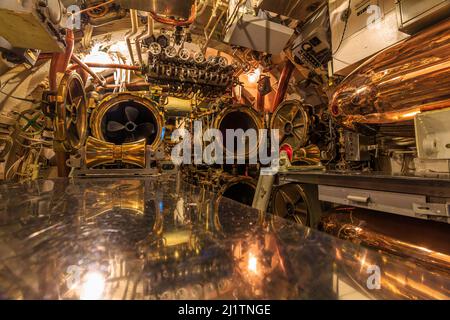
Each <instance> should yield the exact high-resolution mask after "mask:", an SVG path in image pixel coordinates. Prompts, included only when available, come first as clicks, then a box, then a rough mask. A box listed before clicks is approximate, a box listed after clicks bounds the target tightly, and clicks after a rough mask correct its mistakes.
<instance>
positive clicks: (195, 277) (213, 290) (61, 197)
mask: <svg viewBox="0 0 450 320" xmlns="http://www.w3.org/2000/svg"><path fill="white" fill-rule="evenodd" d="M0 297H1V298H3V299H410V298H423V299H448V298H450V270H449V271H448V272H446V271H445V270H440V271H430V270H426V269H423V268H421V267H419V266H417V265H416V264H415V263H413V262H412V261H408V260H407V259H399V258H397V257H394V256H389V255H382V254H379V253H377V252H375V251H371V250H368V249H365V248H363V247H360V246H356V245H353V244H351V243H349V242H345V241H342V240H339V239H336V238H334V237H331V236H329V235H327V234H324V233H321V232H319V231H315V230H312V229H309V228H305V227H302V226H299V225H295V224H293V223H292V222H290V221H287V220H283V219H279V218H275V217H272V216H265V215H263V214H260V213H259V212H258V211H256V210H254V209H251V208H249V207H246V206H243V205H241V204H239V203H237V202H234V201H232V200H228V199H224V198H217V197H216V196H215V195H214V194H211V193H209V192H207V191H205V190H202V189H200V188H198V187H194V186H191V185H188V184H185V183H183V182H180V181H177V180H176V178H175V177H174V176H170V175H168V176H158V177H150V178H145V179H75V180H68V179H58V180H41V181H36V182H33V183H30V184H25V185H2V186H0Z"/></svg>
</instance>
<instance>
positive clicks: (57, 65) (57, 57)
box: [47, 29, 75, 91]
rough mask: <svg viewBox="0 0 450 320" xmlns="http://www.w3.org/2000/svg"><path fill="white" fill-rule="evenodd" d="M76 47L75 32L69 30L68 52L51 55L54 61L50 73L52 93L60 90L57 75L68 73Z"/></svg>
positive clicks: (67, 33)
mask: <svg viewBox="0 0 450 320" xmlns="http://www.w3.org/2000/svg"><path fill="white" fill-rule="evenodd" d="M74 45H75V37H74V34H73V31H72V30H70V29H67V30H66V50H65V51H64V52H63V53H53V54H51V59H52V61H51V62H50V71H49V85H50V90H51V91H56V90H57V88H58V83H57V74H58V73H62V72H65V71H66V69H67V67H68V65H69V62H70V58H71V57H72V54H73V48H74ZM47 57H48V56H47Z"/></svg>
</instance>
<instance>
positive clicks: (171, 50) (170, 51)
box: [164, 46, 177, 58]
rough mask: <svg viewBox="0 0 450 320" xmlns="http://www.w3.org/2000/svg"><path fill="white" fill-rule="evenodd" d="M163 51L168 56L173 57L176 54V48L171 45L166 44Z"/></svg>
mask: <svg viewBox="0 0 450 320" xmlns="http://www.w3.org/2000/svg"><path fill="white" fill-rule="evenodd" d="M164 53H165V54H166V56H167V57H169V58H175V57H176V56H177V49H175V48H174V47H172V46H168V47H167V48H166V49H164Z"/></svg>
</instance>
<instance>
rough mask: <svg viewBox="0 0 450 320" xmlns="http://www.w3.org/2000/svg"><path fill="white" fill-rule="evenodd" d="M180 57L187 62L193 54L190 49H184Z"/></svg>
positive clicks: (179, 54)
mask: <svg viewBox="0 0 450 320" xmlns="http://www.w3.org/2000/svg"><path fill="white" fill-rule="evenodd" d="M178 56H179V57H180V59H181V60H184V61H187V60H189V58H190V57H191V53H190V52H189V50H188V49H186V48H183V49H181V50H180V52H179V53H178Z"/></svg>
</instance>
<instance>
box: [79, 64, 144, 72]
mask: <svg viewBox="0 0 450 320" xmlns="http://www.w3.org/2000/svg"><path fill="white" fill-rule="evenodd" d="M85 64H86V66H88V67H91V68H104V69H124V70H132V71H139V70H140V67H139V66H131V65H129V64H120V63H98V62H86V63H85Z"/></svg>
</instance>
